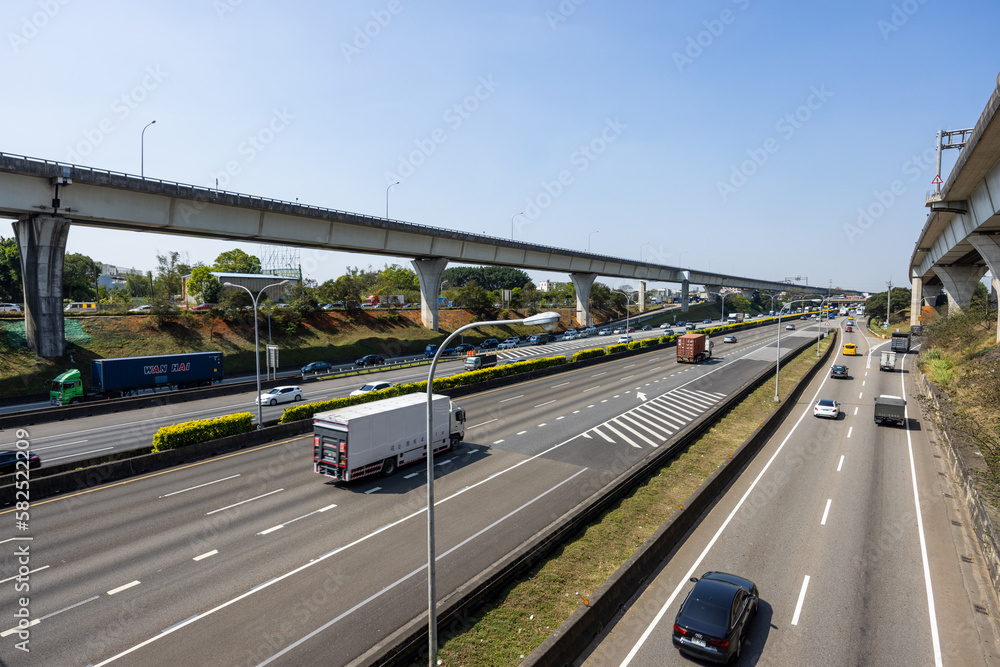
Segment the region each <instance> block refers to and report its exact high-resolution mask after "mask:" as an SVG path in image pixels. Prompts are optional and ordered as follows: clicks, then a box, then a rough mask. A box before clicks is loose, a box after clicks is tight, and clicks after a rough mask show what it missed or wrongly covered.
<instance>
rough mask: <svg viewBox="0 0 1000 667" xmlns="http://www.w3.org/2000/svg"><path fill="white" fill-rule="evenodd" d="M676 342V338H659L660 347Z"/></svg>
mask: <svg viewBox="0 0 1000 667" xmlns="http://www.w3.org/2000/svg"><path fill="white" fill-rule="evenodd" d="M675 340H677V336H676V335H673V336H660V345H666V344H667V343H672V342H674V341H675Z"/></svg>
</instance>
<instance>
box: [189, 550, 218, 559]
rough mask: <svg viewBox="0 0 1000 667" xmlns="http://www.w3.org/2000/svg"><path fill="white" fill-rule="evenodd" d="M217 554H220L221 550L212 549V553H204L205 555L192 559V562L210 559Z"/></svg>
mask: <svg viewBox="0 0 1000 667" xmlns="http://www.w3.org/2000/svg"><path fill="white" fill-rule="evenodd" d="M217 553H219V550H218V549H212V550H211V551H206V552H205V553H203V554H202V555H200V556H195V557H194V558H192V559H191V560H205V559H206V558H209V557H211V556H214V555H215V554H217Z"/></svg>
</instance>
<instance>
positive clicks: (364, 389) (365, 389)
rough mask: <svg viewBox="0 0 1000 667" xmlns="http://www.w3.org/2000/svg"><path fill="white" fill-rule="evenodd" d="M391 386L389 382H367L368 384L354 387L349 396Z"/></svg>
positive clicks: (360, 394)
mask: <svg viewBox="0 0 1000 667" xmlns="http://www.w3.org/2000/svg"><path fill="white" fill-rule="evenodd" d="M391 386H392V383H391V382H369V383H368V384H366V385H364V386H363V387H361V389H355V390H354V391H352V392H351V396H363V395H364V394H370V393H371V392H373V391H382V390H383V389H388V388H389V387H391Z"/></svg>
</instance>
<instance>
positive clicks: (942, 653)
mask: <svg viewBox="0 0 1000 667" xmlns="http://www.w3.org/2000/svg"><path fill="white" fill-rule="evenodd" d="M844 342H854V343H856V344H858V348H859V351H861V350H864V351H866V352H868V351H870V352H871V353H873V354H874V358H873V357H871V356H864V357H862V356H855V357H844V356H840V357H838V359H837V361H836V363H844V364H846V365H847V366H848V367H849V369H850V373H851V378H850V379H849V380H838V379H831V378H829V374H825V375H819V376H817V378H816V379H815V380H814V381H813V382H812V384H811V385H810V386H809V387H808V388H807V390H806V392H805V393H804V394H803V396H802V399H801V400H800V401H799V404H798V405H797V406H796V409H795V410H793V412H792V414H791V415H790V417H789V419H788V420H786V423H785V424H784V426H783V428H782V429H781V430H780V432H778V433H777V434H776V435H775V436H774V437H773V438H772V440H771V441H770V443H769V444H768V445H767V446H766V447H765V448H764V449H763V450H762V451H761V453H760V454H758V456H757V457H756V459H755V460H754V462H753V463H752V464H751V465H750V466H749V467H748V469H747V470H746V471H744V473H743V475H742V476H741V477H740V478H739V479H738V480H737V481H736V482H735V483H734V484H733V486H732V487H731V489H730V490H729V492H728V493H727V494H726V495H725V496H724V497H723V498H722V499H721V500H720V502H719V503H718V504H717V505H716V506H715V507H714V508H713V509H712V510H711V512H710V513H709V514H708V515H707V516H706V518H705V519H704V520H703V521H702V522H701V524H700V525H699V526H698V527H697V528H696V529H695V530H694V531H693V533H692V534H691V535H690V536H689V538H688V539H687V540H686V541H685V543H684V544H683V545H682V546H681V547H680V548H679V549H678V551H677V552H676V553H675V554H674V555H673V556H672V557H671V559H670V560H669V561H668V562H666V563H664V564H663V565H662V566H661V569H660V570H659V571H658V573H657V574H656V576H655V578H653V579H651V580H650V581H649V582H648V585H647V586H646V587H645V588H644V589H643V590H642V591H641V592H640V593H639V594H638V595H637V596H636V598H635V599H633V601H632V603H631V605H630V606H629V607H628V609H627V611H626V612H625V613H624V614H623V615H620V616H619V620H617V622H616V623H615V624H614V625H613V626H612V627H611V628H609V629H608V630H607V631H606V632H605V634H603V635H602V636H601V637H599V638H598V640H596V641H595V642H594V644H593V645H592V646H591V647H590V649H588V651H587V652H586V653H585V654H584V657H583V659H581V661H580V663H578V664H581V663H582V664H583V665H594V666H598V665H600V666H601V667H604V666H607V665H621V666H623V667H624V666H625V665H634V666H639V665H663V664H667V665H691V664H695V663H693V662H692V661H691V660H689V659H687V658H685V657H682V656H681V655H680V654H679V652H678V650H677V649H675V648H674V647H673V645H672V640H671V635H672V628H673V622H674V617H675V616H676V615H677V610H678V608H679V606H680V604H681V602H683V600H684V598H685V596H686V595H687V593H688V591H689V590H690V589H691V586H692V584H690V583H688V580H689V579H690V577H692V576H699V577H700V576H701V575H702V574H703V573H705V572H709V571H712V570H720V571H725V572H731V573H735V574H739V575H742V576H745V577H747V578H749V579H751V580H753V581H754V582H755V583H756V584H757V585H758V587H759V589H760V598H761V601H760V611H759V613H758V616H757V618H756V619H754V621H753V622H752V623H751V626H750V628H751V629H750V633H749V636H748V638H747V641H746V642H745V644H744V645H743V656H742V658H741V661H740V664H748V665H749V664H762V665H788V666H797V665H823V664H827V665H887V666H889V665H942V664H944V665H966V666H969V665H997V664H1000V653H998V649H997V647H998V646H1000V640H998V636H997V628H996V627H995V623H994V621H993V620H992V619H995V618H997V615H996V613H997V609H996V606H995V604H993V602H992V601H991V600H992V599H993V597H994V596H993V595H992V594H990V592H989V591H990V590H991V587H990V584H989V580H988V579H987V578H986V576H985V573H984V571H983V569H982V568H983V565H982V563H981V561H980V560H979V558H978V557H976V558H972V557H973V556H977V554H976V552H975V549H974V548H973V546H972V544H971V539H970V535H969V532H968V528H965V526H968V525H969V521H968V518H967V517H965V516H964V515H963V511H962V508H961V507H960V505H959V503H958V501H957V500H956V499H955V498H952V497H951V496H952V493H953V492H954V487H952V486H951V484H950V483H949V481H948V475H947V473H946V470H947V468H946V466H945V465H944V464H943V462H942V460H941V456H940V455H939V454H938V453H937V452H938V451H939V449H938V447H937V445H932V444H931V443H929V442H928V439H927V436H928V434H927V432H926V431H925V430H923V429H922V428H921V425H922V424H924V423H925V421H924V417H923V415H922V414H921V412H920V404H919V401H918V400H916V399H915V398H914V382H913V380H912V377H913V376H912V375H911V373H910V370H911V368H912V364H913V363H914V359H915V355H913V354H910V355H905V362H904V363H905V367H904V368H903V371H902V372H899V371H897V372H894V373H882V372H880V371H879V369H878V351H879V350H880V349H887V346H888V341H878V340H876V339H872V338H869V337H868V336H867V335H865V334H864V333H862V332H859V331H855V332H854V333H853V334H845V339H844ZM897 368H899V363H898V362H897ZM883 393H884V394H895V395H899V396H906V397H907V408H908V416H909V428H908V429H901V428H895V427H888V426H883V427H877V426H875V425H874V422H873V418H872V414H873V398H874V397H875V396H876V395H878V394H883ZM818 398H832V399H835V400H837V401H839V402H840V403H841V416H840V418H839V419H837V420H836V421H833V420H827V419H817V418H814V417H813V416H812V408H811V405H812V403H813V402H815V400H816V399H818ZM956 495H957V493H956ZM918 519H919V520H918ZM955 522H957V524H958V525H955ZM963 557H966V558H970V559H971V560H972V562H965V561H964V560H963ZM977 605H979V606H980V607H981V608H982V610H983V611H988V613H989V614H992V616H987V615H985V614H983V613H980V612H979V611H977V610H976V606H977Z"/></svg>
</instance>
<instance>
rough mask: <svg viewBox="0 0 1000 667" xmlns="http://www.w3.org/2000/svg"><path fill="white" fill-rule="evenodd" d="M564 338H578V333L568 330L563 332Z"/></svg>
mask: <svg viewBox="0 0 1000 667" xmlns="http://www.w3.org/2000/svg"><path fill="white" fill-rule="evenodd" d="M562 339H563V340H576V334H575V333H572V332H570V331H567V332H566V333H564V334H563V337H562Z"/></svg>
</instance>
